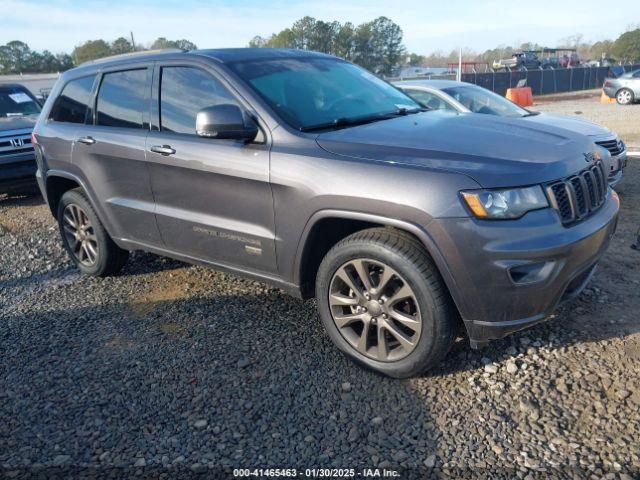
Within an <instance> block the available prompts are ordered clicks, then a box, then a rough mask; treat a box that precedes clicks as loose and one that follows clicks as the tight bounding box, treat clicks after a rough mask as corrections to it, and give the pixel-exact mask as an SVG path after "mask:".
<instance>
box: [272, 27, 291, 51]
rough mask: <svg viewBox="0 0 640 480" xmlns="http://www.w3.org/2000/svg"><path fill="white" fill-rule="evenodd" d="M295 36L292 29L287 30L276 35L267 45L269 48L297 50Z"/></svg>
mask: <svg viewBox="0 0 640 480" xmlns="http://www.w3.org/2000/svg"><path fill="white" fill-rule="evenodd" d="M295 42H296V41H295V36H294V34H293V31H292V30H291V29H290V28H285V29H284V30H282V31H281V32H279V33H274V34H273V35H271V37H269V40H267V42H266V43H265V45H264V46H265V47H269V48H296V46H295V45H296V43H295Z"/></svg>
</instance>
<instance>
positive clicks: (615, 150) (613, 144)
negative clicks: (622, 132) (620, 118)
mask: <svg viewBox="0 0 640 480" xmlns="http://www.w3.org/2000/svg"><path fill="white" fill-rule="evenodd" d="M596 145H600V146H601V147H604V148H606V149H607V150H609V153H610V154H611V156H612V157H615V156H616V155H620V154H621V153H622V152H624V146H623V144H622V142H619V141H618V140H617V139H615V138H614V139H613V140H604V141H602V142H596Z"/></svg>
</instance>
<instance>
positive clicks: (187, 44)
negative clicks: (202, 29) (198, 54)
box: [151, 37, 198, 50]
mask: <svg viewBox="0 0 640 480" xmlns="http://www.w3.org/2000/svg"><path fill="white" fill-rule="evenodd" d="M164 48H179V49H180V50H197V48H198V47H197V46H196V44H195V43H193V42H191V41H189V40H185V39H184V38H183V39H180V40H167V39H166V38H165V37H158V38H156V39H155V41H154V42H153V43H152V44H151V50H162V49H164Z"/></svg>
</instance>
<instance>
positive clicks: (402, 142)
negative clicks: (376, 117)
mask: <svg viewBox="0 0 640 480" xmlns="http://www.w3.org/2000/svg"><path fill="white" fill-rule="evenodd" d="M316 141H317V142H318V144H319V145H320V147H321V148H323V149H325V150H327V151H329V152H331V153H334V154H337V155H344V156H349V157H353V158H361V159H369V160H376V161H382V162H388V163H395V164H405V165H413V166H418V167H423V168H430V169H437V170H446V171H452V172H457V173H461V174H465V175H468V176H470V177H471V178H473V179H474V180H475V181H476V182H477V183H479V184H480V185H481V186H483V187H508V186H517V185H531V184H536V183H544V182H548V181H551V180H556V179H558V178H562V177H565V176H568V175H570V174H573V173H575V172H577V171H579V170H581V169H583V168H585V167H586V166H587V165H586V162H585V156H584V154H585V153H589V152H593V151H595V150H596V148H595V146H594V144H593V142H592V141H591V140H590V139H589V138H588V137H585V136H584V135H580V134H576V133H574V132H572V131H570V130H565V129H560V128H557V127H551V126H549V125H544V124H541V123H540V124H538V123H535V122H529V121H526V119H513V118H502V117H496V116H491V115H483V114H473V113H467V114H457V113H449V112H444V111H432V112H424V113H421V114H415V115H407V116H404V117H397V118H393V119H391V120H385V121H379V122H375V123H370V124H366V125H360V126H357V127H351V128H345V129H341V130H335V131H331V132H326V133H321V134H319V135H318V137H317V138H316Z"/></svg>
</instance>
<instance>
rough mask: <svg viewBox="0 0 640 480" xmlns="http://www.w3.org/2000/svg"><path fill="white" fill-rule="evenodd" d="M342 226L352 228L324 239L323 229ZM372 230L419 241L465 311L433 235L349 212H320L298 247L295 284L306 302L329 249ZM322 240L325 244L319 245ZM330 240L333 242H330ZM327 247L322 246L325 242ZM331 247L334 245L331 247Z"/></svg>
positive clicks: (405, 223) (394, 221)
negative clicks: (390, 231)
mask: <svg viewBox="0 0 640 480" xmlns="http://www.w3.org/2000/svg"><path fill="white" fill-rule="evenodd" d="M338 223H342V224H344V225H351V227H350V228H348V227H346V226H345V228H344V229H343V230H341V231H339V233H340V235H339V238H338V235H336V234H335V233H334V234H330V235H326V236H324V235H321V234H322V233H323V230H322V227H323V226H326V225H336V224H338ZM372 227H388V228H393V229H397V230H400V231H403V232H405V233H408V234H410V235H412V236H413V237H415V238H416V239H417V240H418V241H419V242H420V243H421V244H422V245H423V246H424V247H425V249H426V251H427V253H428V254H429V256H430V257H431V260H432V261H433V263H434V265H435V266H436V268H437V269H438V272H439V273H440V276H441V277H442V279H443V281H444V282H445V285H446V287H447V290H448V291H449V294H450V295H451V298H452V299H453V301H454V303H455V305H456V308H457V309H458V311H459V312H460V311H462V308H461V307H462V303H461V302H462V296H461V294H460V289H459V288H458V286H457V284H456V281H455V278H454V276H453V274H452V273H451V271H450V269H449V267H448V265H447V263H446V261H445V259H444V257H443V255H442V253H441V252H440V250H439V249H438V247H437V246H436V244H435V242H434V241H433V239H432V238H431V236H430V235H429V232H428V231H427V230H426V229H424V228H423V227H421V226H419V225H416V224H415V223H412V222H409V221H406V220H399V219H396V218H389V217H385V216H381V215H376V214H370V213H363V212H354V211H345V210H321V211H318V212H316V213H315V214H314V215H313V216H312V217H311V218H310V219H309V221H308V222H307V225H306V226H305V229H304V231H303V234H302V236H301V239H300V242H299V244H298V248H297V252H296V258H295V265H294V283H295V284H297V285H299V286H300V292H301V295H302V297H303V298H310V297H312V296H313V294H314V285H315V275H316V273H317V270H318V267H319V265H320V262H321V261H322V258H324V255H325V254H326V252H328V251H329V249H330V248H331V247H332V246H333V245H335V244H336V243H337V242H338V241H340V240H342V238H344V237H346V236H348V235H350V234H352V233H355V232H356V231H359V230H364V229H366V228H372ZM319 238H320V241H321V243H317V242H318V239H319ZM327 239H329V240H330V242H328V241H327ZM323 241H324V242H325V243H322V242H323ZM329 243H330V244H329Z"/></svg>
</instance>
